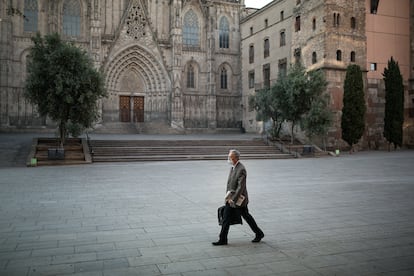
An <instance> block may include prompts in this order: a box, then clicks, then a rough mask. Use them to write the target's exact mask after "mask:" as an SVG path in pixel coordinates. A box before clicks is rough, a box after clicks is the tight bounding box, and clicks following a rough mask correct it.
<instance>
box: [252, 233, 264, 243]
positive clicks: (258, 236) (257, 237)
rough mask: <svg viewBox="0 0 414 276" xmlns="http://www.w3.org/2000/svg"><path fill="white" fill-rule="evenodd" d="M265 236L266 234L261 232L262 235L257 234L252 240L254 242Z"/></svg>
mask: <svg viewBox="0 0 414 276" xmlns="http://www.w3.org/2000/svg"><path fill="white" fill-rule="evenodd" d="M263 237H264V234H263V233H261V234H260V235H256V237H255V238H254V239H253V240H252V242H260V241H261V240H262V239H263Z"/></svg>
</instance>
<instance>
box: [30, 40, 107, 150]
mask: <svg viewBox="0 0 414 276" xmlns="http://www.w3.org/2000/svg"><path fill="white" fill-rule="evenodd" d="M32 41H33V42H34V45H33V47H32V48H31V49H30V55H29V59H28V60H29V62H28V67H27V71H28V77H27V80H26V91H25V96H26V98H27V99H28V100H29V101H30V102H31V103H32V104H34V105H35V106H37V110H38V112H39V114H40V115H41V116H49V117H50V118H51V119H52V120H53V121H55V122H57V123H58V125H59V136H60V143H61V146H62V145H63V144H64V143H65V138H66V137H67V135H68V126H70V125H72V126H74V125H75V126H78V127H79V128H81V129H82V130H83V129H85V128H88V127H91V126H92V124H93V123H94V122H95V121H96V120H97V119H98V118H99V113H98V107H97V101H98V100H99V99H100V98H102V97H105V96H106V90H105V89H104V81H103V77H102V75H101V74H100V73H99V72H98V71H97V70H96V69H95V68H94V67H93V63H92V60H91V59H90V57H89V56H88V54H87V53H86V52H85V51H83V50H81V49H80V48H78V47H76V46H74V45H73V44H70V43H66V42H64V41H62V40H61V38H60V37H59V35H58V34H52V35H46V36H45V37H44V38H42V37H41V36H40V34H37V35H36V36H35V37H33V38H32Z"/></svg>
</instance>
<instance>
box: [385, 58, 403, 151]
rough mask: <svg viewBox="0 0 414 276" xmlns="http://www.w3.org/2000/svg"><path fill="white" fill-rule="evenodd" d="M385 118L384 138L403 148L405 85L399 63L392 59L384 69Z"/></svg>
mask: <svg viewBox="0 0 414 276" xmlns="http://www.w3.org/2000/svg"><path fill="white" fill-rule="evenodd" d="M383 76H384V82H385V116H384V137H385V139H387V141H388V142H389V143H390V144H394V148H396V147H397V146H400V147H401V146H402V139H403V123H404V84H403V78H402V75H401V73H400V67H399V65H398V62H395V61H394V59H393V58H392V57H391V60H389V61H388V68H384V73H383Z"/></svg>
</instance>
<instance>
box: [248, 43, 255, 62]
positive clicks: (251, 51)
mask: <svg viewBox="0 0 414 276" xmlns="http://www.w3.org/2000/svg"><path fill="white" fill-rule="evenodd" d="M253 62H254V46H253V45H250V47H249V63H253Z"/></svg>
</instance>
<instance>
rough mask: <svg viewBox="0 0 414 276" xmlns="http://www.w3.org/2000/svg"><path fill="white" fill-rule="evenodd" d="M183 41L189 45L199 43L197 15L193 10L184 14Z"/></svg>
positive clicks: (197, 44) (194, 45) (195, 45)
mask: <svg viewBox="0 0 414 276" xmlns="http://www.w3.org/2000/svg"><path fill="white" fill-rule="evenodd" d="M183 43H184V45H185V46H190V47H197V46H199V44H200V37H199V26H198V17H197V14H196V13H195V12H194V11H193V10H189V11H188V12H187V13H186V14H185V16H184V26H183Z"/></svg>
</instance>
